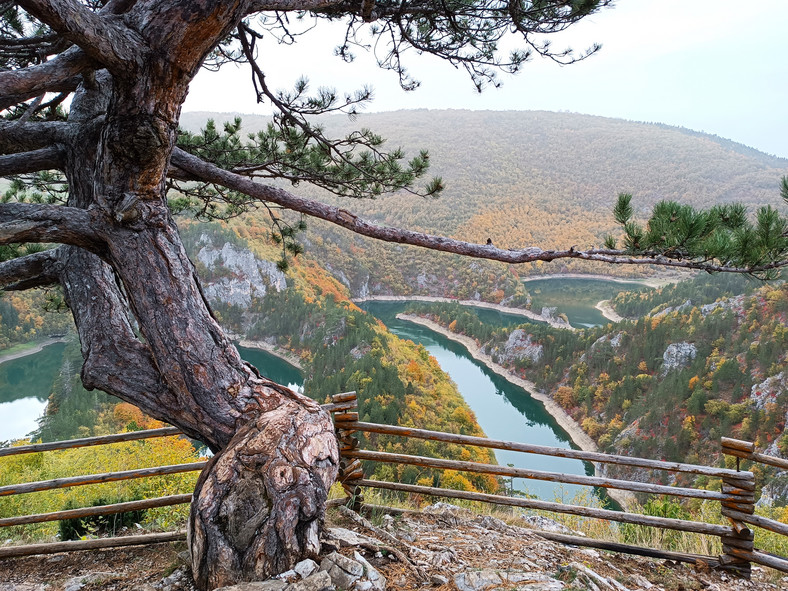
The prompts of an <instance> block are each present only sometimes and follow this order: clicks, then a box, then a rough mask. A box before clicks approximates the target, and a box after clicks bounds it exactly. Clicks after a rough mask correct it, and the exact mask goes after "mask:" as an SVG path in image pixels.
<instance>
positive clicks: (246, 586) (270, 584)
mask: <svg viewBox="0 0 788 591" xmlns="http://www.w3.org/2000/svg"><path fill="white" fill-rule="evenodd" d="M286 587H287V583H285V582H284V581H260V582H254V583H238V584H237V585H230V586H229V587H221V588H219V589H216V591H282V590H283V589H285V588H286Z"/></svg>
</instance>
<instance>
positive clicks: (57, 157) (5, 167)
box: [0, 146, 63, 176]
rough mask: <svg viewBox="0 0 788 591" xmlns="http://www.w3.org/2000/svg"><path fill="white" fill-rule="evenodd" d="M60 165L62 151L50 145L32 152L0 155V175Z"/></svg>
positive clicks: (58, 167) (61, 163) (24, 172)
mask: <svg viewBox="0 0 788 591" xmlns="http://www.w3.org/2000/svg"><path fill="white" fill-rule="evenodd" d="M62 165H63V151H62V150H61V149H60V148H58V147H55V146H52V147H50V148H42V149H40V150H33V151H32V152H22V153H21V154H8V155H6V156H0V176H8V175H12V174H26V173H30V172H38V171H40V170H53V169H61V168H62Z"/></svg>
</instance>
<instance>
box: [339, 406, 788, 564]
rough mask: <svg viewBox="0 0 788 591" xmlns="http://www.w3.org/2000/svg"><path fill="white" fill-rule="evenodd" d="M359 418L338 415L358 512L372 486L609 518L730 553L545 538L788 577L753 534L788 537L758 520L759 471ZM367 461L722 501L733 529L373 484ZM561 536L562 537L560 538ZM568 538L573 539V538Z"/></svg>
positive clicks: (741, 448)
mask: <svg viewBox="0 0 788 591" xmlns="http://www.w3.org/2000/svg"><path fill="white" fill-rule="evenodd" d="M334 402H335V403H338V404H339V403H341V404H343V405H348V404H351V403H354V402H355V394H354V393H352V392H351V393H345V394H339V395H336V396H335V397H334ZM358 418H359V417H358V413H357V412H352V411H351V410H348V408H347V407H343V408H342V412H337V413H336V414H335V415H334V424H335V427H336V431H337V437H338V440H339V442H340V455H341V460H340V482H341V483H342V486H343V488H344V490H345V493H346V494H347V496H348V498H349V499H350V500H351V501H352V502H353V503H354V505H355V506H356V508H359V506H360V505H361V503H362V502H363V497H362V488H364V487H368V488H377V489H385V490H391V491H399V492H403V493H413V494H421V495H428V496H438V497H447V498H455V499H465V500H469V501H482V502H487V503H494V504H499V505H506V506H512V507H522V508H528V509H537V510H544V511H552V512H557V513H564V514H570V515H579V516H583V517H592V518H598V519H606V520H610V521H616V522H619V523H628V524H635V525H641V526H647V527H655V528H662V529H672V530H678V531H684V532H690V533H696V534H705V535H711V536H716V537H719V538H720V541H721V543H722V551H723V553H722V555H721V556H719V557H711V556H698V555H694V554H683V553H678V552H667V551H664V550H658V549H652V548H640V547H636V546H630V545H626V544H617V543H611V542H606V541H603V540H591V539H588V538H581V537H577V536H556V535H554V534H548V533H544V536H545V537H548V538H550V539H556V540H557V541H564V542H566V543H571V544H574V545H584V546H592V547H596V548H603V549H616V550H617V551H621V552H628V553H631V554H640V555H646V556H654V557H660V558H665V559H669V560H680V561H684V562H691V563H699V562H703V563H704V564H705V565H707V566H712V567H719V568H724V569H727V570H732V571H735V572H737V573H739V574H741V575H743V576H745V577H749V575H750V563H751V562H755V563H759V564H762V565H765V566H769V567H772V568H775V569H778V570H781V571H783V572H788V560H786V559H784V558H782V557H776V556H772V555H768V554H765V553H763V552H758V551H756V550H755V549H754V535H753V531H752V530H750V529H749V528H748V527H747V525H748V524H750V525H756V526H759V527H765V528H766V529H769V530H770V531H773V532H777V533H780V534H783V535H788V525H786V524H784V523H780V522H777V521H773V520H770V519H766V518H764V517H760V516H757V515H754V508H755V505H754V501H755V478H754V475H753V473H752V472H748V471H742V470H740V469H739V465H738V460H737V465H736V469H729V468H717V467H713V466H699V465H695V464H685V463H679V462H665V461H660V460H651V459H646V458H635V457H629V456H621V455H612V454H604V453H599V452H588V451H582V450H571V449H561V448H555V447H547V446H541V445H532V444H525V443H515V442H510V441H500V440H495V439H487V438H484V437H472V436H468V435H457V434H452V433H442V432H437V431H428V430H425V429H415V428H410V427H397V426H392V425H380V424H376V423H367V422H361V421H359V420H358ZM359 432H361V433H376V434H381V435H391V436H399V437H405V438H418V439H425V440H430V441H441V442H446V443H455V444H459V445H470V446H477V447H484V448H488V449H501V450H509V451H519V452H523V453H529V454H538V455H545V456H554V457H562V458H574V459H579V460H584V461H588V462H593V463H595V464H613V465H619V466H630V467H637V468H643V469H648V470H655V471H656V470H659V471H667V472H674V473H685V474H692V475H697V476H707V477H712V478H718V479H720V480H721V481H722V487H721V490H720V491H714V490H705V489H700V488H692V487H674V486H664V485H660V484H651V483H647V482H646V483H644V482H635V481H630V480H624V479H616V478H607V477H603V476H582V475H575V474H564V473H559V472H545V471H539V470H526V469H522V468H513V467H505V466H498V465H493V464H483V463H476V462H466V461H458V460H452V459H439V458H428V457H422V456H410V455H405V454H394V453H387V452H381V451H373V450H363V449H361V448H360V442H359V439H358V438H357V437H356V436H355V434H356V433H359ZM722 445H723V447H722V451H723V453H724V454H729V455H732V456H735V457H737V458H746V459H749V460H752V461H762V462H764V463H770V464H771V465H776V466H778V467H784V468H788V461H786V460H783V459H781V458H773V457H771V456H765V455H763V454H758V453H756V452H754V450H753V449H752V444H751V443H747V442H738V441H736V440H730V439H723V440H722ZM362 461H366V462H383V463H393V464H408V465H414V466H422V467H426V468H434V469H451V470H458V471H463V472H474V473H481V474H492V475H497V476H509V477H517V478H527V479H535V480H543V481H548V482H559V483H566V484H579V485H589V486H599V487H602V488H605V489H617V490H623V491H630V492H633V493H641V494H654V495H666V496H672V497H681V498H698V499H706V500H712V501H719V502H720V505H721V512H722V515H723V516H725V517H726V518H727V520H728V522H729V523H728V524H725V525H721V524H716V523H702V522H698V521H691V520H686V519H671V518H665V517H655V516H650V515H642V514H638V513H632V512H628V511H626V510H625V511H613V510H610V509H601V508H595V507H585V506H578V505H571V504H566V503H557V502H548V501H542V500H538V499H530V498H520V497H516V498H515V497H508V496H503V495H495V494H486V493H479V492H471V491H458V490H450V489H443V488H436V487H428V486H421V485H415V484H403V483H399V482H385V481H380V480H371V479H367V478H364V470H363V465H362V463H361V462H362ZM540 535H542V533H540ZM558 538H561V539H560V540H559V539H558ZM564 538H567V539H564ZM569 538H571V540H570V539H569Z"/></svg>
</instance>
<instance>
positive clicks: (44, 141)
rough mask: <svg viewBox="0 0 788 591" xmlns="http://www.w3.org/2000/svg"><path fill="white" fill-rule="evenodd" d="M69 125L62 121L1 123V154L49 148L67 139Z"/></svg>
mask: <svg viewBox="0 0 788 591" xmlns="http://www.w3.org/2000/svg"><path fill="white" fill-rule="evenodd" d="M68 129H69V124H68V123H63V122H61V121H40V122H39V121H36V122H33V123H23V122H19V121H0V154H17V153H19V152H31V151H33V150H40V149H41V148H48V147H51V146H53V145H54V144H56V143H58V142H62V141H64V140H65V139H66V132H67V130H68Z"/></svg>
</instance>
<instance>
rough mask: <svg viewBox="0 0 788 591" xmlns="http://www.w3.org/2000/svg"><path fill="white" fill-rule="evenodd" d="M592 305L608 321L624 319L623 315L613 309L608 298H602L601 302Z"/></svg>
mask: <svg viewBox="0 0 788 591" xmlns="http://www.w3.org/2000/svg"><path fill="white" fill-rule="evenodd" d="M594 307H595V308H596V309H597V310H599V311H600V312H601V313H602V316H604V317H605V318H607V319H608V320H610V322H621V321H622V320H624V317H623V316H621V315H619V314H618V313H617V312H616V311H615V310H614V309H613V306H611V305H610V300H602V301H601V302H597V303H596V306H594Z"/></svg>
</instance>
